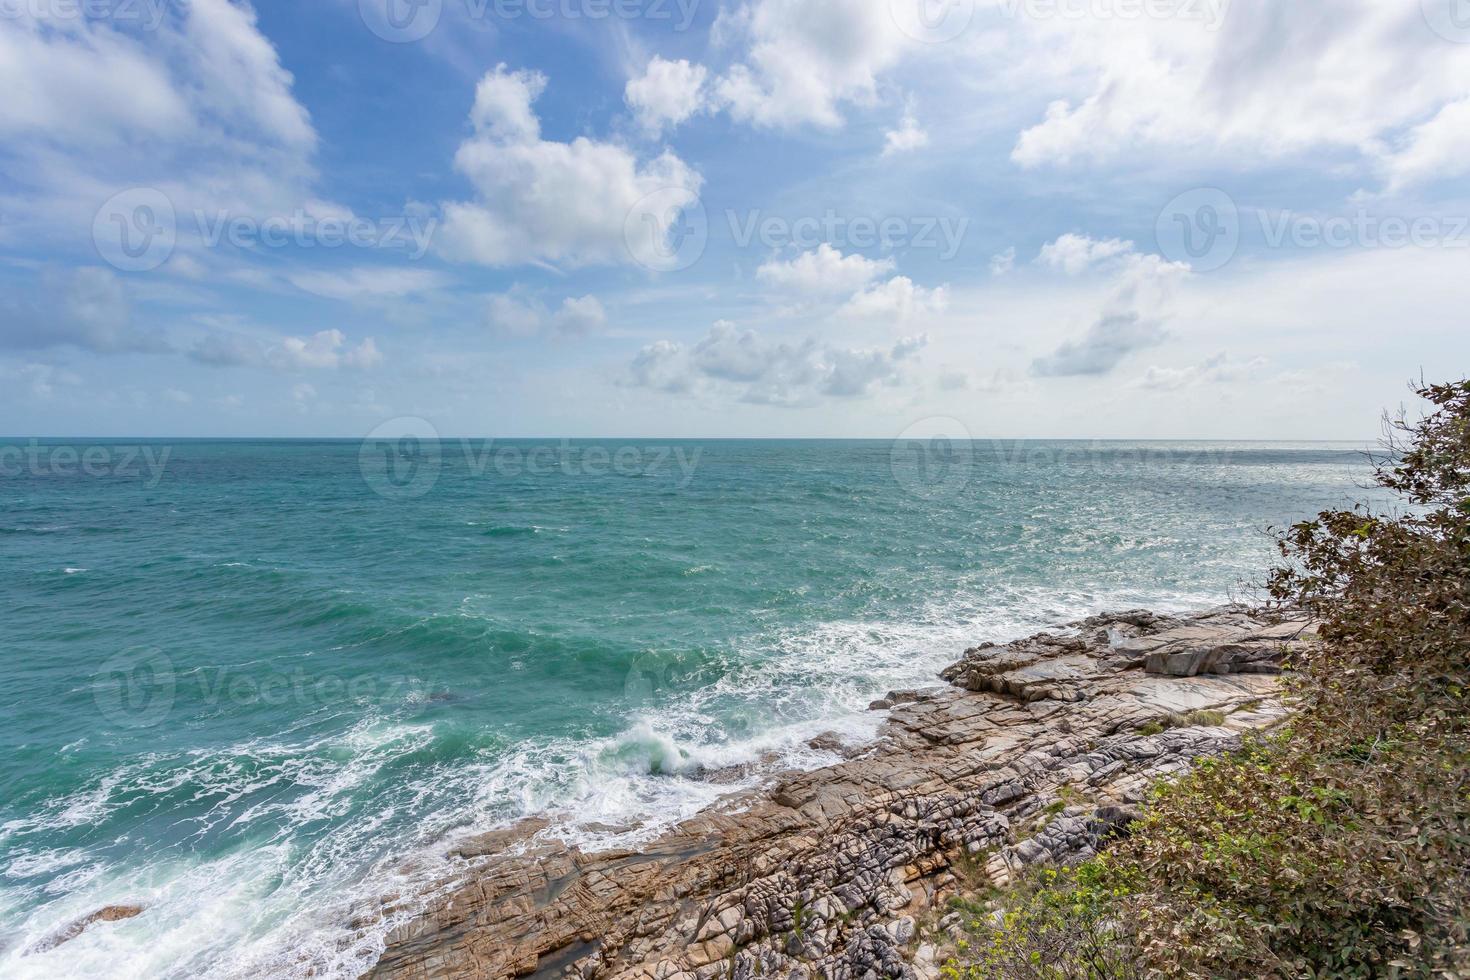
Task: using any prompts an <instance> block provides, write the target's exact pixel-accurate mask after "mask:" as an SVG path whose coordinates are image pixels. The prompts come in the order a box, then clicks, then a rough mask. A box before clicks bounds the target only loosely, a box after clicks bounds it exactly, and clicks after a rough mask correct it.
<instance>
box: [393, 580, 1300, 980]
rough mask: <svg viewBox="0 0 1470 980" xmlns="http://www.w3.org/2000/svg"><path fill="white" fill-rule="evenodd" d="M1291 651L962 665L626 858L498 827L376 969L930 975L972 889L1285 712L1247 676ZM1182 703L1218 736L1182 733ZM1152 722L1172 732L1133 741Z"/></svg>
mask: <svg viewBox="0 0 1470 980" xmlns="http://www.w3.org/2000/svg"><path fill="white" fill-rule="evenodd" d="M1308 640H1309V636H1308V635H1307V631H1305V623H1304V622H1302V621H1301V620H1294V621H1268V620H1266V619H1264V618H1260V617H1257V616H1254V615H1252V614H1250V613H1249V612H1247V611H1245V610H1243V609H1238V608H1229V609H1224V610H1219V611H1216V612H1213V613H1209V614H1204V615H1200V616H1192V617H1167V616H1158V615H1155V614H1153V613H1148V612H1144V611H1138V610H1135V611H1131V612H1128V613H1123V614H1118V615H1115V616H1099V617H1092V618H1090V619H1087V620H1084V621H1082V622H1079V623H1075V624H1072V626H1071V627H1070V628H1068V630H1067V631H1066V633H1065V634H1063V635H1057V636H1052V635H1048V634H1040V635H1038V636H1034V637H1030V638H1028V639H1025V640H1020V641H1017V642H1015V643H1010V644H1005V645H1003V646H995V645H992V644H986V645H983V646H980V647H976V648H974V649H972V650H969V651H966V653H965V655H964V658H963V659H962V660H960V661H959V662H958V663H956V664H955V665H953V666H952V667H950V668H948V669H947V670H945V672H944V677H945V678H946V679H948V680H950V681H951V683H952V684H953V685H954V686H953V687H950V688H941V689H936V690H933V691H924V692H903V693H901V694H895V695H890V696H889V697H888V698H886V699H884V701H883V704H884V705H885V706H886V707H888V708H890V709H891V714H890V716H889V720H888V722H887V724H886V725H885V727H884V729H883V732H882V734H881V736H880V740H879V742H878V743H877V744H876V745H875V746H872V747H870V749H869V750H868V751H865V752H863V753H862V754H861V755H860V756H859V757H857V758H850V759H848V760H847V761H844V762H841V763H839V764H837V765H834V766H830V767H828V768H826V769H821V770H818V771H815V772H807V773H791V774H788V775H786V776H785V777H784V778H781V779H780V780H779V781H778V782H776V783H775V784H774V785H772V786H770V787H768V788H767V789H766V790H764V791H761V792H757V793H749V794H745V795H742V796H737V797H733V798H731V799H730V800H729V803H730V805H729V806H726V807H721V808H719V809H718V810H717V811H711V812H708V813H705V814H702V815H700V816H697V817H695V818H693V819H692V820H689V821H687V822H686V823H684V824H681V825H680V826H679V827H677V828H675V829H674V830H672V831H671V832H669V833H668V834H666V835H665V836H664V837H662V838H660V839H659V840H658V841H656V842H654V843H653V844H651V845H649V846H648V847H647V848H645V849H644V850H643V851H642V852H640V853H636V854H632V853H626V852H621V853H600V854H582V853H580V852H578V851H577V850H576V849H574V848H570V847H567V846H565V845H563V844H560V843H557V842H555V841H549V840H543V839H542V838H543V837H544V835H545V831H544V830H542V829H541V828H540V827H539V826H538V825H535V824H528V825H526V826H525V827H524V828H521V830H520V831H519V833H520V837H519V839H520V841H521V842H522V843H525V842H528V841H529V842H530V843H531V845H532V846H530V847H529V848H526V849H523V852H522V853H517V854H514V855H507V853H506V847H507V845H508V843H509V842H510V841H509V839H508V836H507V833H506V832H501V834H499V835H497V836H493V837H491V836H487V838H486V839H485V840H484V841H478V842H470V843H469V844H467V845H464V846H462V847H460V848H459V852H460V853H461V854H462V855H464V856H465V857H466V860H467V867H466V873H465V876H464V879H463V880H462V881H459V882H457V883H450V884H449V886H448V887H446V888H444V889H442V890H441V891H442V894H440V897H438V898H437V899H436V900H435V901H434V904H433V905H432V906H431V908H430V910H429V912H427V913H426V914H425V915H423V916H421V917H419V918H418V919H416V920H415V921H413V922H411V923H410V924H408V925H407V926H404V927H402V928H400V929H398V930H397V931H396V932H394V933H393V934H392V935H391V936H390V937H389V942H388V947H387V949H386V950H385V952H384V953H383V956H382V958H381V959H380V961H379V963H378V965H377V967H376V969H375V970H374V971H373V973H372V975H373V976H375V977H381V978H413V980H429V978H447V977H490V978H500V977H511V976H522V975H527V974H532V973H536V974H538V975H544V976H551V975H561V974H563V973H566V974H568V975H576V976H579V977H581V978H582V980H594V978H617V980H714V978H716V977H720V978H725V977H731V978H735V980H754V978H756V977H761V978H771V977H780V978H797V980H802V978H818V977H823V978H836V980H858V978H875V980H876V978H881V977H886V978H904V980H908V978H917V977H918V976H920V975H922V976H924V977H932V976H933V975H934V974H935V971H936V963H937V962H938V957H939V947H938V946H936V945H935V941H934V940H932V939H926V938H925V937H924V936H922V935H920V932H919V930H918V927H917V922H918V920H919V919H920V918H921V917H923V916H924V915H925V914H926V913H928V912H929V911H930V910H931V909H935V908H936V907H939V906H940V905H942V903H943V902H945V901H946V900H947V898H948V897H949V896H951V895H953V894H955V892H956V890H957V889H959V888H961V887H962V886H963V884H964V882H965V880H966V879H967V878H968V879H973V876H974V875H975V874H976V873H977V872H980V871H983V873H984V874H986V875H988V876H989V877H990V878H991V879H992V880H994V881H996V882H997V883H1004V882H1005V881H1006V880H1007V879H1009V878H1010V877H1011V876H1012V875H1014V874H1015V873H1016V872H1017V871H1019V870H1020V869H1021V868H1023V867H1024V866H1026V865H1028V864H1033V863H1036V862H1038V861H1063V862H1065V861H1073V860H1078V859H1082V858H1085V857H1087V856H1089V855H1091V854H1093V853H1096V851H1097V850H1098V849H1099V848H1100V847H1103V846H1105V844H1106V842H1107V841H1108V840H1109V839H1111V838H1112V837H1114V836H1116V835H1118V834H1123V833H1126V832H1127V827H1128V824H1129V823H1131V822H1132V820H1134V819H1135V818H1136V817H1137V812H1138V811H1137V804H1138V803H1139V802H1140V801H1141V800H1142V799H1143V798H1144V796H1145V794H1146V792H1147V790H1148V787H1149V786H1150V785H1151V784H1152V783H1154V782H1156V781H1157V780H1159V779H1162V778H1168V777H1170V776H1174V775H1177V774H1179V773H1181V772H1183V771H1185V770H1187V769H1188V768H1189V767H1190V765H1191V764H1192V763H1193V761H1194V760H1195V759H1197V758H1199V757H1201V756H1205V755H1212V754H1216V753H1219V752H1222V751H1225V750H1227V749H1229V748H1231V747H1232V746H1234V745H1236V744H1237V743H1238V741H1239V737H1240V733H1241V732H1242V731H1245V730H1247V729H1253V728H1259V727H1262V726H1264V725H1269V724H1272V723H1273V722H1275V721H1277V720H1279V719H1280V718H1282V717H1284V714H1285V711H1284V709H1283V708H1282V706H1281V704H1280V703H1279V701H1278V700H1277V698H1276V690H1277V679H1276V678H1275V677H1272V676H1270V674H1269V673H1266V672H1265V671H1268V670H1276V669H1279V664H1280V662H1281V657H1282V653H1283V646H1284V644H1286V643H1289V642H1294V643H1300V642H1307V641H1308ZM1199 709H1208V710H1210V711H1214V712H1219V713H1220V714H1221V715H1222V716H1223V718H1224V721H1223V724H1219V725H1195V724H1189V723H1187V719H1188V718H1189V717H1190V715H1189V712H1193V711H1197V710H1199ZM1161 719H1170V720H1172V721H1173V722H1174V724H1175V727H1171V728H1168V729H1167V730H1164V731H1156V732H1155V733H1154V734H1149V735H1145V734H1143V733H1142V731H1140V729H1144V728H1145V726H1148V725H1150V723H1157V722H1159V721H1160V720H1161ZM1181 719H1182V720H1183V721H1182V722H1181ZM1155 727H1157V725H1155ZM823 747H828V746H827V743H825V742H824V743H823ZM831 747H832V748H834V750H835V749H836V748H837V744H836V743H835V742H834V743H832V745H831ZM538 835H539V836H538ZM509 836H510V837H514V836H515V834H514V833H511V834H510V835H509ZM931 921H932V920H931Z"/></svg>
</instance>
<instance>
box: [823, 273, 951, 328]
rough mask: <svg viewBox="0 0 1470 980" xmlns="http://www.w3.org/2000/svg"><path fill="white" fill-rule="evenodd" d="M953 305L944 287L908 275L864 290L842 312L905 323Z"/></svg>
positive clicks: (848, 302) (849, 314)
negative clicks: (927, 284)
mask: <svg viewBox="0 0 1470 980" xmlns="http://www.w3.org/2000/svg"><path fill="white" fill-rule="evenodd" d="M948 305H949V294H948V291H947V290H946V289H945V288H944V287H943V286H937V287H935V288H934V289H925V288H924V287H922V286H916V285H914V282H913V280H912V279H910V278H909V277H908V276H894V277H893V278H892V279H890V280H888V281H887V282H884V283H878V284H876V285H874V286H870V287H869V288H867V289H865V290H863V291H862V292H860V293H858V294H857V295H856V296H854V297H853V298H852V299H850V300H848V301H847V303H846V305H844V306H843V307H842V309H841V310H840V311H839V312H840V313H841V314H842V315H845V316H853V317H875V318H883V319H890V320H897V321H899V322H905V321H908V320H911V319H913V318H914V317H916V316H925V315H930V314H935V313H942V312H943V311H944V310H945V309H946V308H947V306H948Z"/></svg>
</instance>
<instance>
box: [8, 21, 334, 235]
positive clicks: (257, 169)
mask: <svg viewBox="0 0 1470 980" xmlns="http://www.w3.org/2000/svg"><path fill="white" fill-rule="evenodd" d="M137 6H138V10H139V12H140V13H143V14H147V13H149V12H151V11H154V10H156V11H157V12H158V13H159V14H160V15H161V19H160V20H159V21H158V23H157V24H156V25H153V27H154V29H146V30H121V29H114V27H113V26H111V24H110V22H109V20H108V19H106V18H91V17H81V16H76V15H75V11H70V12H68V11H64V10H63V9H62V7H61V6H60V5H54V4H52V5H47V4H30V3H27V4H21V5H19V7H18V8H17V10H16V11H14V12H13V14H12V15H7V16H3V17H0V91H4V92H5V93H6V97H5V98H4V99H0V162H3V163H4V166H5V170H6V172H7V176H9V177H11V178H12V179H13V181H14V182H15V183H16V184H18V185H19V190H18V191H12V192H7V193H5V194H4V195H3V196H0V209H3V210H4V211H5V213H6V217H7V223H12V224H15V225H20V226H22V227H24V228H26V229H27V230H28V231H29V232H31V233H33V234H34V235H36V236H57V235H60V236H68V235H76V234H77V233H78V232H79V230H81V229H90V228H91V221H92V217H93V215H94V214H95V212H96V210H97V208H98V207H99V206H100V205H101V204H102V203H103V202H104V201H105V200H107V199H108V198H110V197H111V196H112V195H113V194H114V193H116V192H118V191H120V190H123V189H125V188H130V187H138V186H150V187H154V188H157V189H158V190H159V191H161V192H163V193H165V194H166V195H167V196H168V197H169V198H170V199H171V200H172V201H173V203H174V205H175V207H176V209H178V210H179V211H181V212H184V213H188V212H189V211H190V210H193V209H196V208H197V209H201V210H205V211H214V210H218V209H221V208H227V209H229V210H230V211H231V212H232V213H233V214H235V215H241V214H262V213H282V212H284V211H286V210H288V209H290V208H292V207H296V206H299V205H300V203H301V202H302V201H303V200H304V199H305V198H306V197H307V196H308V194H309V191H308V188H309V185H310V183H311V182H312V181H313V180H314V179H315V176H316V174H315V170H314V167H313V165H312V155H313V153H314V151H315V149H316V143H317V137H316V132H315V130H314V129H313V127H312V124H311V120H310V117H309V115H308V113H307V112H306V110H305V108H303V107H302V105H301V104H300V103H299V102H297V100H296V98H295V96H294V94H293V92H292V86H293V79H292V76H291V74H290V73H289V72H287V71H286V70H285V69H284V68H283V67H282V66H281V64H280V60H279V58H278V57H277V54H276V51H275V48H274V47H273V46H272V45H271V43H270V42H269V41H268V40H267V39H266V38H265V37H264V35H262V34H261V32H260V30H259V28H258V26H257V24H256V18H255V12H254V10H253V9H252V8H251V7H250V6H249V5H248V4H246V3H234V2H230V0H192V2H190V3H188V4H185V5H173V4H169V5H150V4H139V5H137ZM188 244H190V243H188V242H182V241H181V245H182V246H187V245H188Z"/></svg>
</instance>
